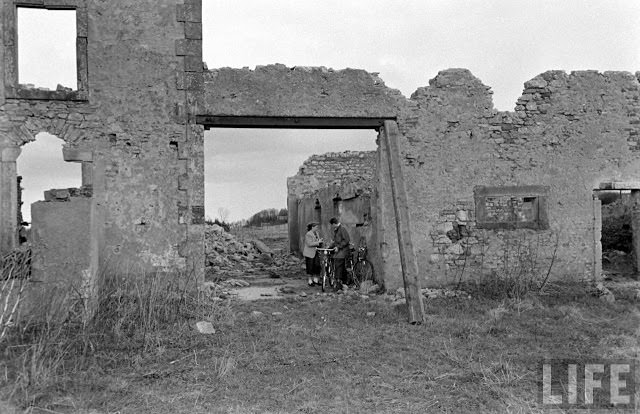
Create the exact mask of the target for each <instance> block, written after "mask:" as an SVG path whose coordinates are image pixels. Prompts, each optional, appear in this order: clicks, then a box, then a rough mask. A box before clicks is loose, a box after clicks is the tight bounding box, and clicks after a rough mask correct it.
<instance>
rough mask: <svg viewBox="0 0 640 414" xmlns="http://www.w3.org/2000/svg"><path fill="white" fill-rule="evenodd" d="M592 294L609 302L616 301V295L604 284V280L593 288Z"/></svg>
mask: <svg viewBox="0 0 640 414" xmlns="http://www.w3.org/2000/svg"><path fill="white" fill-rule="evenodd" d="M591 294H592V295H593V296H596V297H598V298H599V299H600V300H602V301H604V302H608V303H613V302H615V301H616V297H615V296H614V295H613V293H612V292H611V291H610V290H609V289H608V288H606V287H605V286H604V284H603V283H602V282H598V283H596V284H595V286H593V288H592V289H591Z"/></svg>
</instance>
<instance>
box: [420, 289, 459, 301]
mask: <svg viewBox="0 0 640 414" xmlns="http://www.w3.org/2000/svg"><path fill="white" fill-rule="evenodd" d="M421 292H422V295H423V296H424V297H425V298H427V299H435V298H457V297H464V298H467V299H471V295H469V294H468V293H467V292H465V291H464V290H450V289H433V288H423V289H421Z"/></svg>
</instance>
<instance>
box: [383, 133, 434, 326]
mask: <svg viewBox="0 0 640 414" xmlns="http://www.w3.org/2000/svg"><path fill="white" fill-rule="evenodd" d="M380 136H381V139H382V141H383V144H382V145H384V146H385V147H386V149H387V153H388V160H389V172H390V176H391V180H390V181H391V193H392V195H393V209H394V211H395V216H396V230H397V233H398V247H399V250H400V264H401V265H402V278H403V280H404V291H405V298H406V300H407V309H408V311H409V323H412V324H421V323H423V322H424V321H425V314H424V304H423V303H422V292H421V291H420V279H419V274H418V260H417V258H416V253H415V251H414V249H413V242H412V241H411V220H410V217H409V197H408V196H407V187H406V184H405V182H404V176H403V174H402V165H401V161H400V144H399V143H398V140H399V139H400V131H399V130H398V124H397V123H396V122H395V121H385V123H384V128H383V131H382V133H381V134H380Z"/></svg>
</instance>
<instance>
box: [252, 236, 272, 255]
mask: <svg viewBox="0 0 640 414" xmlns="http://www.w3.org/2000/svg"><path fill="white" fill-rule="evenodd" d="M251 243H253V245H254V246H255V248H256V250H258V253H262V254H267V255H269V257H273V250H271V249H270V248H268V247H267V245H266V244H264V243H263V242H262V241H260V240H257V239H253V240H251Z"/></svg>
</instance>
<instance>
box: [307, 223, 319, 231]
mask: <svg viewBox="0 0 640 414" xmlns="http://www.w3.org/2000/svg"><path fill="white" fill-rule="evenodd" d="M317 228H318V223H316V222H313V221H312V222H311V223H309V224H307V231H310V230H315V229H317Z"/></svg>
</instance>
